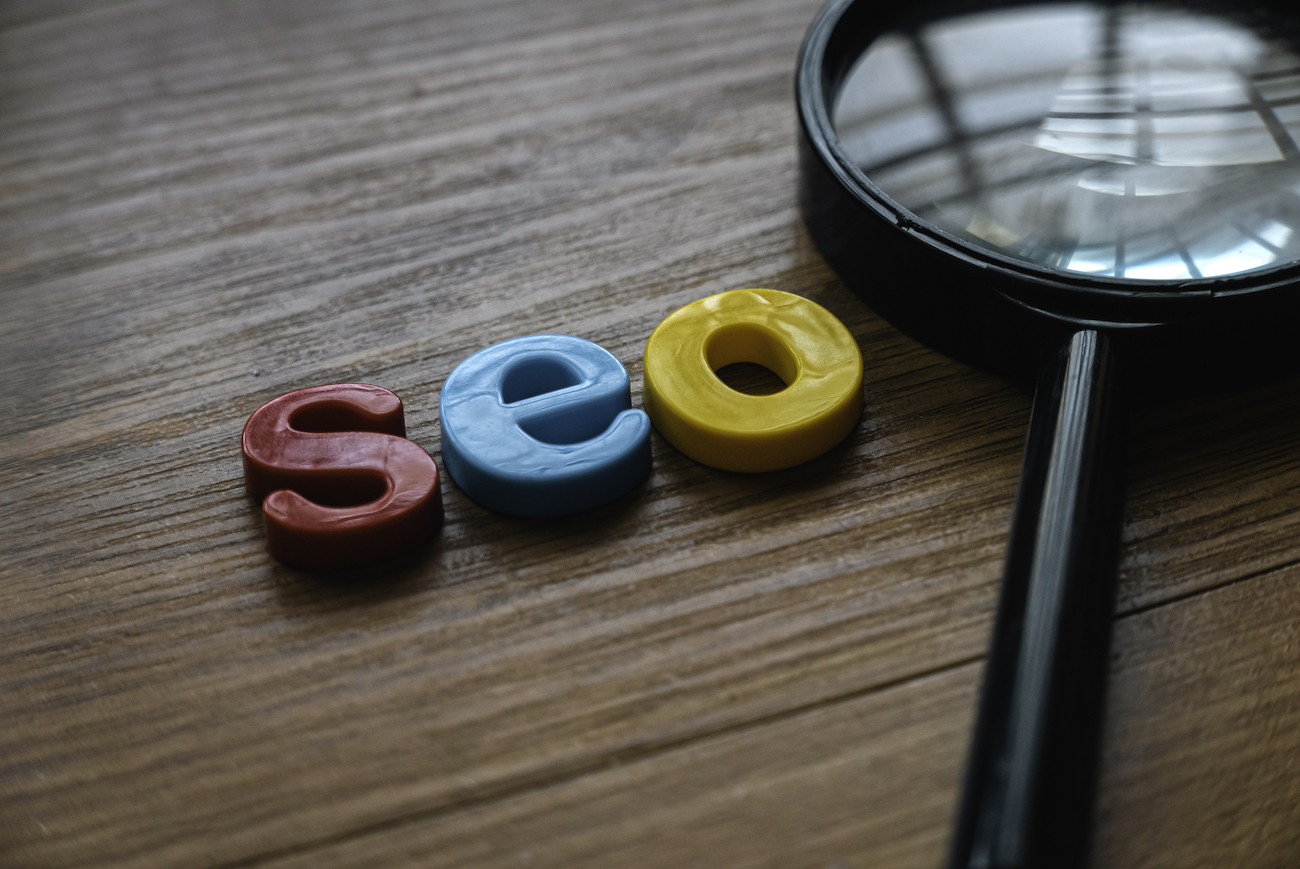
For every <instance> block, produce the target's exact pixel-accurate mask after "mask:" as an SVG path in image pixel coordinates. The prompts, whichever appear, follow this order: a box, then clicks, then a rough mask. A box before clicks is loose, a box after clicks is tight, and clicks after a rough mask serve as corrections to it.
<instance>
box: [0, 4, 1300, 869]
mask: <svg viewBox="0 0 1300 869" xmlns="http://www.w3.org/2000/svg"><path fill="white" fill-rule="evenodd" d="M818 2H819V0H737V2H727V0H667V2H661V3H627V4H607V3H602V2H597V0H564V2H551V0H548V2H541V0H536V2H531V0H525V2H514V0H512V2H497V0H484V2H478V3H472V4H471V3H463V4H458V3H452V2H446V3H441V4H434V3H418V2H414V0H328V2H311V0H267V2H233V0H232V2H216V0H210V2H209V0H205V2H181V0H137V2H117V3H103V4H91V3H86V2H80V0H60V2H37V0H25V2H14V3H10V4H8V5H7V6H5V7H3V11H0V292H2V293H3V295H2V296H0V298H3V317H2V318H0V320H2V321H3V322H2V323H0V330H2V335H0V347H2V350H0V352H2V353H3V357H2V363H3V367H2V368H0V377H2V379H3V386H2V392H0V410H2V411H3V419H4V423H3V427H2V428H0V443H2V446H0V463H2V464H0V468H2V470H0V474H2V476H0V492H2V493H3V494H2V495H0V517H2V521H3V526H2V527H3V531H4V538H3V543H2V544H0V547H2V549H0V557H2V559H3V561H2V562H0V564H2V567H0V570H2V571H3V575H2V579H0V595H2V597H0V601H2V606H0V631H2V634H0V636H2V643H3V645H0V649H2V654H0V680H2V681H0V691H2V693H0V712H2V714H3V717H2V718H0V721H2V722H3V729H2V731H0V865H4V866H6V867H38V866H40V867H44V866H57V867H92V866H93V867H139V866H148V867H155V866H166V867H171V866H175V867H194V866H217V867H227V869H229V867H259V869H288V867H327V866H328V867H335V866H379V867H403V866H421V867H425V866H436V867H487V866H492V867H516V866H532V867H566V869H567V867H610V866H615V867H674V869H679V867H750V866H754V867H757V866H765V867H802V866H809V867H822V869H828V867H841V869H847V867H871V869H887V867H936V866H938V865H939V864H940V862H941V861H942V855H943V852H944V849H945V847H946V840H947V837H948V832H949V824H950V819H951V816H952V813H953V811H954V802H955V793H956V788H957V784H958V781H959V777H960V774H961V768H962V765H963V762H964V754H965V750H966V744H967V739H968V730H969V726H970V723H971V719H972V710H973V703H974V701H975V697H976V692H977V689H978V683H979V679H980V674H981V662H982V660H983V654H984V649H985V644H986V641H987V636H988V631H989V627H990V619H991V615H992V611H993V606H994V602H995V599H996V593H997V584H998V577H999V573H1000V568H1001V560H1002V555H1003V549H1004V545H1005V536H1006V532H1007V529H1008V525H1009V521H1010V515H1011V509H1012V505H1013V500H1014V494H1015V485H1016V480H1017V474H1018V466H1019V459H1020V450H1021V446H1022V442H1023V438H1024V432H1025V425H1026V421H1027V417H1028V408H1029V401H1028V396H1027V395H1026V394H1025V393H1023V392H1022V391H1021V390H1020V389H1019V388H1018V387H1016V386H1014V385H1012V384H1009V383H1007V382H1005V381H1002V380H1000V379H998V378H996V377H994V376H991V375H988V374H984V373H981V372H979V371H976V370H973V369H971V368H969V367H967V366H964V365H962V364H959V363H956V362H953V361H951V360H948V359H946V358H944V357H942V356H939V355H938V354H936V353H934V352H932V351H930V350H928V349H926V348H924V347H922V346H921V345H919V344H917V343H915V342H914V341H912V340H911V339H909V338H907V337H905V336H903V335H901V334H900V333H899V332H897V331H896V330H895V329H893V328H892V327H891V326H889V325H888V324H886V323H885V322H883V321H882V320H881V319H879V318H878V317H877V316H876V315H874V314H873V313H872V312H871V311H870V310H868V309H867V308H866V307H865V306H864V305H863V304H862V303H860V302H859V301H857V299H856V298H855V297H853V296H852V295H851V294H850V293H849V292H847V291H846V290H845V289H844V287H843V286H842V285H841V284H840V283H839V281H838V280H837V279H836V278H835V276H834V275H833V274H832V273H831V272H830V270H829V269H828V268H827V267H826V265H825V264H824V263H823V262H822V260H821V259H820V257H819V256H818V254H817V252H816V250H815V249H814V248H813V246H812V245H811V243H810V241H809V239H808V236H807V234H806V232H805V230H804V228H803V226H802V223H801V221H800V217H799V214H798V212H797V208H796V203H795V183H796V170H795V157H794V154H795V137H796V128H795V118H794V106H793V95H792V75H793V67H794V60H795V54H796V51H797V48H798V44H799V41H800V39H801V37H802V35H803V31H804V28H805V27H806V26H807V24H808V22H809V21H810V20H811V18H812V15H813V13H814V12H815V10H816V7H817V5H818ZM745 286H762V287H773V288H776V289H781V290H787V291H790V292H795V293H799V294H802V295H805V296H807V297H809V298H811V299H814V300H816V301H817V302H819V303H821V304H822V305H824V306H826V307H827V308H829V309H830V310H831V311H832V312H833V313H835V314H836V315H837V316H838V317H840V318H841V319H842V320H843V321H844V322H845V324H846V325H848V327H849V328H850V330H851V331H852V332H853V334H854V335H855V336H856V338H857V339H858V340H859V342H860V344H861V347H862V352H863V355H864V357H865V361H866V400H867V407H866V412H865V414H864V416H863V419H862V422H861V424H860V425H859V427H858V428H857V430H856V431H855V432H854V433H853V435H852V436H850V438H849V439H848V440H847V442H845V443H844V444H843V445H842V446H840V447H839V448H836V449H834V450H832V451H831V452H830V453H829V454H827V455H825V456H823V457H822V458H820V459H817V460H815V461H813V462H810V463H808V464H807V465H804V466H801V467H796V468H793V469H790V470H788V471H783V472H778V473H772V474H761V475H752V476H749V475H739V474H729V473H723V472H720V471H715V470H712V469H710V468H707V467H703V466H701V465H698V464H696V463H695V462H693V461H691V460H689V459H687V458H685V457H684V456H682V455H681V454H680V453H678V452H677V451H676V450H675V449H674V448H673V447H671V446H670V445H669V444H667V443H666V442H665V441H663V440H662V439H660V438H659V437H658V436H657V435H655V436H654V437H655V440H654V442H653V448H654V469H653V471H652V473H651V474H650V477H649V478H648V479H647V480H646V481H645V483H644V484H643V485H641V486H640V487H639V488H638V489H637V490H635V491H634V492H633V494H632V495H630V496H628V497H626V498H624V499H622V500H620V501H619V502H617V503H616V504H615V505H614V506H613V507H611V508H609V509H604V510H600V511H597V512H594V513H588V514H583V515H578V516H573V517H570V518H564V519H553V520H545V521H537V520H524V519H516V518H511V517H507V516H503V515H499V514H496V513H493V512H490V511H488V510H485V509H483V508H481V507H479V506H478V505H476V504H474V503H473V502H472V501H470V500H469V499H467V498H466V497H465V496H464V495H463V494H462V493H461V491H460V490H459V489H458V488H457V487H456V485H455V484H454V482H452V481H451V480H450V479H446V478H444V479H445V481H446V489H445V493H444V502H445V505H446V510H447V523H446V526H445V528H444V529H443V530H442V532H441V533H440V535H439V536H438V538H437V541H436V542H435V543H434V544H432V546H431V547H430V548H429V549H428V550H427V551H423V552H420V553H418V554H417V555H416V556H413V557H411V558H409V559H407V560H406V561H403V562H401V563H399V564H398V565H396V566H395V567H392V568H389V569H384V570H373V571H368V572H363V573H362V574H360V575H345V576H342V577H332V578H331V577H320V576H313V575H309V574H304V573H300V572H297V571H294V570H290V569H288V568H285V567H281V566H278V565H277V564H276V563H274V562H273V561H272V560H270V559H269V557H268V556H267V555H266V553H265V550H264V544H263V538H262V530H261V519H260V515H259V510H258V507H257V505H256V504H254V503H253V502H251V501H250V500H249V499H248V498H247V497H246V496H245V495H244V492H243V488H242V476H241V467H240V458H239V447H238V436H239V431H240V427H241V426H242V424H243V422H244V420H245V419H246V418H247V417H248V415H249V414H250V413H252V411H253V410H255V409H256V408H257V407H258V406H259V405H261V404H262V403H263V402H264V401H267V400H268V399H270V398H272V397H274V396H276V395H279V394H281V393H284V392H287V391H290V390H292V389H296V388H300V387H304V386H310V385H315V384H321V383H329V382H338V381H362V382H370V383H376V384H380V385H383V386H387V387H389V388H391V389H393V390H395V391H396V392H397V393H398V394H400V395H401V396H402V397H403V399H404V400H405V402H406V406H407V413H408V417H407V419H408V430H409V434H410V436H411V438H412V439H413V440H414V441H415V442H417V443H418V444H420V445H421V446H423V447H424V448H425V449H427V450H428V451H429V452H430V454H431V455H433V456H434V458H435V459H437V460H438V462H439V463H440V464H441V461H442V459H441V454H440V451H439V427H438V391H439V389H440V388H441V386H442V383H443V381H444V379H445V378H446V377H447V374H448V373H449V372H450V371H451V369H452V368H453V367H454V366H455V365H456V364H457V363H458V362H460V361H461V360H462V359H464V358H465V357H466V356H468V355H469V354H470V353H472V352H474V351H476V350H478V349H480V348H482V347H484V346H486V345H487V344H489V343H492V342H495V341H499V340H502V339H505V338H510V337H513V336H517V335H524V334H530V333H539V332H562V333H569V334H573V335H578V336H581V337H584V338H588V339H591V340H593V341H596V342H598V343H600V344H602V345H604V346H605V347H607V348H608V349H609V350H611V351H612V352H613V353H614V354H615V355H616V356H618V358H619V359H620V360H622V361H623V362H624V364H626V365H627V367H628V369H629V371H630V373H631V375H632V382H633V400H634V404H636V405H637V406H639V404H640V387H641V352H642V347H643V344H644V342H645V339H646V337H647V335H648V334H649V332H650V330H651V329H652V328H653V327H654V326H655V325H656V324H657V323H658V322H659V321H660V320H661V319H662V318H663V317H664V316H666V315H667V314H668V313H669V312H671V311H673V310H675V309H676V308H678V307H680V306H681V305H684V304H686V303H687V302H690V301H692V300H695V299H698V298H701V297H703V296H706V295H708V294H711V293H716V292H720V291H722V290H727V289H732V288H737V287H745ZM1297 386H1300V381H1297V380H1294V379H1292V380H1290V381H1287V382H1283V383H1274V384H1272V385H1266V386H1261V387H1257V388H1255V389H1253V390H1251V391H1244V392H1239V393H1236V394H1231V395H1221V396H1210V397H1202V398H1194V399H1193V398H1189V399H1184V400H1180V401H1176V402H1170V403H1166V404H1164V405H1160V406H1154V407H1149V408H1143V409H1142V411H1141V413H1140V414H1139V416H1138V418H1137V420H1136V421H1135V426H1134V428H1135V433H1134V439H1133V454H1132V461H1131V468H1130V484H1129V489H1128V491H1129V496H1128V505H1127V519H1126V522H1125V526H1124V544H1123V550H1122V565H1121V576H1120V592H1119V600H1118V615H1117V621H1116V630H1115V640H1114V652H1113V662H1112V668H1111V681H1110V685H1111V693H1110V699H1109V707H1108V713H1107V724H1106V730H1105V735H1104V739H1105V745H1104V752H1103V754H1104V757H1103V769H1102V775H1101V784H1100V801H1099V809H1098V812H1099V816H1098V820H1097V833H1096V843H1095V848H1094V852H1095V853H1094V858H1093V862H1094V864H1095V865H1096V866H1098V867H1170V869H1188V867H1216V869H1222V867H1236V866H1240V867H1261V869H1263V867H1293V866H1296V865H1300V630H1298V629H1297V623H1298V621H1300V567H1297V563H1298V562H1300V540H1297V536H1296V535H1297V531H1298V530H1300V450H1297V448H1296V446H1297V438H1298V437H1300V402H1298V401H1297V397H1296V391H1297Z"/></svg>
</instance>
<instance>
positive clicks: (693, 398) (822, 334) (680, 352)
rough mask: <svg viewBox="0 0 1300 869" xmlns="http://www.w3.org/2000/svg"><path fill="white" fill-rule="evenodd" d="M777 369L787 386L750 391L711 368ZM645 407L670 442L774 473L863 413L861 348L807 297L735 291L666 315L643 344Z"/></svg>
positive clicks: (711, 460)
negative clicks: (747, 364) (758, 392)
mask: <svg viewBox="0 0 1300 869" xmlns="http://www.w3.org/2000/svg"><path fill="white" fill-rule="evenodd" d="M735 362H751V363H756V364H758V365H762V366H764V367H766V368H768V369H770V370H771V371H772V372H773V373H775V374H776V375H777V376H778V377H780V378H781V379H782V380H783V381H784V382H785V383H786V388H785V389H784V390H782V391H780V392H777V393H774V394H772V395H747V394H745V393H742V392H737V391H736V390H734V389H732V388H730V387H729V386H727V385H726V384H725V383H723V382H722V381H721V380H719V379H718V376H717V375H716V374H715V373H714V372H715V371H717V370H718V369H720V368H722V367H724V366H726V365H730V364H732V363H735ZM644 401H645V407H646V412H647V413H648V414H650V419H651V421H653V422H654V424H655V428H657V429H658V430H659V432H660V434H662V435H663V436H664V437H665V438H667V439H668V441H669V442H670V443H672V445H673V446H675V447H677V448H678V449H679V450H681V451H682V452H683V453H685V454H686V455H688V456H690V457H691V458H693V459H695V460H696V461H698V462H702V463H703V464H706V465H710V466H712V467H715V468H721V469H722V470H726V471H747V472H758V471H775V470H778V469H780V468H788V467H791V466H793V465H797V464H800V463H801V462H806V461H808V460H809V459H813V458H816V457H817V456H819V455H821V454H822V453H824V452H826V451H827V450H829V449H830V448H831V447H833V446H835V445H836V444H837V443H839V442H840V441H842V440H843V439H844V438H845V436H847V435H848V433H849V432H850V431H852V430H853V427H854V426H855V425H856V424H857V421H858V417H859V416H860V415H861V413H862V354H861V353H860V352H859V351H858V345H857V342H856V341H854V339H853V336H852V335H851V334H850V333H849V330H848V329H846V328H844V324H842V323H841V322H840V321H839V320H837V319H836V318H835V316H834V315H833V314H831V313H830V312H829V311H827V310H826V309H825V308H823V307H821V306H820V305H818V304H816V303H814V302H810V301H809V300H807V299H805V298H803V297H801V296H795V295H792V294H790V293H783V292H780V291H778V290H764V289H746V290H732V291H730V292H726V293H719V294H718V295H715V296H709V297H708V298H706V299H700V300H699V301H697V302H692V303H691V304H689V305H687V306H685V307H683V308H681V309H679V310H677V311H675V312H673V313H672V314H670V315H669V316H668V317H667V318H665V319H664V321H663V322H662V323H660V324H659V326H658V327H656V328H655V330H654V332H653V333H651V335H650V339H649V340H648V341H647V342H646V348H645V393H644Z"/></svg>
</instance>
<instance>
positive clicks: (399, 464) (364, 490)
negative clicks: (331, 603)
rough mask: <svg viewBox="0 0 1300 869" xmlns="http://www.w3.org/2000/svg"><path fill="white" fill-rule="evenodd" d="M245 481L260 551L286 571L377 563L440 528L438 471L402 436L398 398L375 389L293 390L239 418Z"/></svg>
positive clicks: (354, 386) (350, 386)
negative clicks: (262, 532)
mask: <svg viewBox="0 0 1300 869" xmlns="http://www.w3.org/2000/svg"><path fill="white" fill-rule="evenodd" d="M241 440H242V445H243V453H244V484H245V486H246V487H247V488H248V493H249V494H250V495H252V496H253V497H254V498H256V499H258V500H261V501H262V514H263V517H264V518H265V521H266V545H267V548H268V549H269V550H270V551H271V554H272V555H274V556H275V557H276V558H277V559H279V560H280V561H282V562H284V563H285V564H289V565H293V566H294V567H305V568H312V569H326V570H328V569H331V568H342V567H356V566H358V565H362V564H367V563H371V562H377V561H383V560H384V559H386V558H389V557H391V556H393V555H396V554H398V552H399V551H400V550H404V549H407V548H409V547H411V546H414V545H415V544H417V543H420V542H422V541H423V540H425V539H427V538H428V536H429V535H430V534H431V533H432V532H433V531H434V529H436V528H437V527H438V526H439V525H440V524H441V523H442V489H441V484H440V481H439V479H438V467H437V466H436V465H435V464H434V463H433V459H431V458H430V457H429V454H428V453H426V452H425V451H424V450H422V449H421V448H420V447H418V446H417V445H415V444H414V443H412V442H411V441H408V440H406V422H405V418H404V416H403V414H402V400H401V399H400V398H398V397H397V396H396V395H394V394H393V393H392V392H389V391H388V390H387V389H383V388H381V387H378V386H367V385H365V384H360V383H339V384H333V385H330V386H314V387H312V388H310V389H299V390H297V391H296V392H290V393H289V394H287V395H282V396H280V397H279V398H277V399H274V400H272V401H269V402H267V403H266V404H264V405H262V406H261V407H260V408H258V409H257V411H256V412H254V413H253V415H252V416H250V417H249V418H248V422H247V424H245V425H244V434H243V437H242V439H241Z"/></svg>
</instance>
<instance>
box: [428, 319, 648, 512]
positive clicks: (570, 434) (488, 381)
mask: <svg viewBox="0 0 1300 869" xmlns="http://www.w3.org/2000/svg"><path fill="white" fill-rule="evenodd" d="M438 412H439V414H440V415H441V418H442V458H443V461H444V462H446V464H447V473H449V474H451V478H452V479H453V480H455V481H456V483H457V485H459V486H460V487H461V489H463V490H464V491H465V494H467V495H469V497H471V498H473V499H474V500H475V501H478V502H479V503H480V504H482V505H484V506H486V507H491V508H492V509H493V510H500V511H501V512H503V513H513V514H514V515H516V516H559V515H563V514H565V513H575V512H577V511H579V510H586V509H588V508H591V507H595V506H598V505H600V504H604V503H606V502H607V501H612V500H613V499H615V498H617V497H618V496H620V495H622V494H623V493H624V492H627V491H628V490H629V489H631V488H632V487H633V486H635V485H636V484H637V483H638V482H640V481H641V479H642V478H643V477H645V475H646V473H647V472H649V470H650V421H649V420H648V419H647V418H646V415H645V414H644V413H643V412H641V411H639V410H633V409H632V398H631V390H630V387H629V384H628V377H627V371H626V369H624V368H623V365H622V363H620V362H619V361H618V360H617V359H616V358H614V356H613V355H611V354H610V353H609V351H607V350H605V349H604V348H603V347H600V346H599V345H597V344H593V343H591V342H590V341H584V340H583V339H581V338H574V337H571V336H568V335H528V336H525V337H522V338H512V339H510V340H509V341H502V342H501V343H500V344H493V345H492V346H491V347H486V348H484V349H482V350H480V351H479V352H477V353H475V354H474V355H473V356H470V357H469V358H468V359H466V360H465V361H464V362H462V363H461V364H460V365H458V366H456V369H455V370H454V371H452V372H451V375H450V376H449V377H448V378H447V382H446V383H445V384H444V385H443V387H442V397H441V399H440V401H439V411H438Z"/></svg>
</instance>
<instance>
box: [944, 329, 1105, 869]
mask: <svg viewBox="0 0 1300 869" xmlns="http://www.w3.org/2000/svg"><path fill="white" fill-rule="evenodd" d="M1119 387H1120V383H1119V382H1118V379H1117V377H1116V359H1115V350H1114V347H1113V344H1112V342H1111V341H1110V340H1109V339H1108V338H1107V337H1106V336H1105V335H1103V334H1100V333H1098V332H1094V331H1081V332H1076V333H1075V334H1073V335H1072V336H1070V337H1069V338H1068V339H1067V340H1066V341H1065V342H1064V343H1063V346H1062V347H1061V349H1060V351H1059V352H1058V353H1057V354H1056V356H1055V357H1054V359H1053V360H1052V361H1051V362H1050V363H1049V365H1048V367H1047V369H1046V370H1045V371H1044V372H1043V376H1042V378H1041V379H1040V381H1039V385H1038V389H1037V391H1036V392H1035V394H1034V408H1033V412H1032V414H1031V416H1030V423H1029V438H1028V441H1027V444H1026V447H1025V458H1024V466H1023V468H1022V470H1021V477H1020V492H1019V495H1018V496H1017V501H1016V512H1015V519H1014V522H1013V525H1012V532H1011V541H1010V544H1009V547H1008V550H1007V561H1006V568H1005V572H1004V574H1003V579H1002V592H1001V597H1000V599H999V602H998V613H997V620H996V622H995V624H994V628H993V642H992V646H991V648H990V651H989V657H988V663H987V669H986V670H985V674H984V687H983V693H982V696H981V697H980V706H979V718H978V721H977V722H976V725H975V735H974V739H973V742H972V745H971V752H970V758H969V761H968V764H967V768H966V780H965V784H964V787H963V792H962V803H961V809H960V812H959V814H958V817H957V827H956V833H955V835H954V841H953V849H952V852H951V856H950V859H949V862H948V867H949V869H1068V867H1076V866H1082V865H1083V861H1084V858H1085V855H1086V851H1087V843H1088V834H1089V828H1090V820H1091V815H1092V803H1093V789H1094V785H1095V780H1096V763H1097V748H1098V736H1099V731H1100V724H1101V708H1102V698H1103V695H1104V693H1105V677H1106V668H1107V657H1108V648H1109V644H1110V626H1111V621H1112V617H1113V610H1114V596H1115V563H1116V556H1117V548H1118V539H1119V526H1120V515H1121V514H1120V508H1121V506H1122V486H1121V475H1122V471H1123V461H1122V459H1123V443H1124V434H1125V428H1126V425H1125V417H1126V414H1125V413H1124V412H1123V408H1122V407H1121V401H1120V395H1119Z"/></svg>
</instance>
